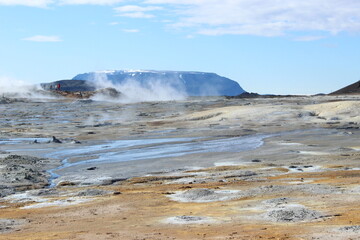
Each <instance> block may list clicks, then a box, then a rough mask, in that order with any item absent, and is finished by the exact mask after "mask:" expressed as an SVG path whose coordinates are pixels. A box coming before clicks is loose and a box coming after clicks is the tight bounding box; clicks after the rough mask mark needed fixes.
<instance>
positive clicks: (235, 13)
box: [0, 0, 360, 94]
mask: <svg viewBox="0 0 360 240" xmlns="http://www.w3.org/2000/svg"><path fill="white" fill-rule="evenodd" d="M359 32H360V1H358V0H341V1H340V0H311V1H310V0H302V1H301V0H282V1H280V0H267V1H265V0H262V1H260V0H192V1H189V0H129V1H126V0H0V85H1V84H4V83H6V82H9V81H18V80H20V81H23V82H26V83H40V82H49V81H55V80H59V79H70V78H72V77H74V76H75V75H76V74H78V73H84V72H90V71H98V70H113V69H118V70H121V69H151V70H182V71H187V70H189V71H204V72H215V73H217V74H219V75H222V76H225V77H229V78H231V79H233V80H236V81H237V82H239V83H240V85H241V86H242V87H243V88H244V89H245V90H247V91H251V92H259V93H274V94H316V93H320V92H321V93H328V92H331V91H334V90H337V89H339V88H341V87H344V86H346V85H348V84H351V83H353V82H355V81H357V80H359V79H360V68H359V63H360V36H359ZM0 87H1V86H0Z"/></svg>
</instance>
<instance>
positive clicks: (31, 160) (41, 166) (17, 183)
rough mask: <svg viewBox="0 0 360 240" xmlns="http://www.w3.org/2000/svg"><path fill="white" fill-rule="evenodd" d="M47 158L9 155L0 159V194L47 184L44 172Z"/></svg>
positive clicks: (46, 175)
mask: <svg viewBox="0 0 360 240" xmlns="http://www.w3.org/2000/svg"><path fill="white" fill-rule="evenodd" d="M46 164H48V160H46V159H41V158H36V157H31V156H20V155H9V156H7V157H5V158H1V159H0V182H1V183H2V184H4V185H3V186H0V196H2V197H4V196H7V195H9V194H12V193H13V192H14V190H17V191H22V190H28V189H36V188H42V187H44V186H46V185H47V184H48V178H49V174H48V173H47V172H46Z"/></svg>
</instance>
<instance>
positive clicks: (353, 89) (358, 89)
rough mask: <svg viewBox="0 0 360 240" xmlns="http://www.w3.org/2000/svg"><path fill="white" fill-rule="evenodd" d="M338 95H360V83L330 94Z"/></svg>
mask: <svg viewBox="0 0 360 240" xmlns="http://www.w3.org/2000/svg"><path fill="white" fill-rule="evenodd" d="M337 94H360V81H357V82H356V83H353V84H350V85H349V86H346V87H344V88H341V89H339V90H337V91H335V92H332V93H330V95H337Z"/></svg>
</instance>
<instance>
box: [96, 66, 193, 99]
mask: <svg viewBox="0 0 360 240" xmlns="http://www.w3.org/2000/svg"><path fill="white" fill-rule="evenodd" d="M92 80H93V81H94V84H95V86H96V88H97V89H101V88H114V89H116V90H117V91H119V92H121V94H122V97H121V98H120V101H121V102H123V103H131V102H146V101H170V100H184V99H186V97H187V94H186V91H185V87H184V86H183V85H181V84H178V82H176V84H174V81H177V79H176V80H174V81H169V82H165V81H162V80H158V79H148V80H147V81H146V83H140V82H138V81H136V80H134V79H127V80H126V81H124V82H122V83H114V82H112V81H110V80H109V79H108V77H107V74H106V73H101V72H100V73H94V75H93V79H92ZM93 99H94V100H107V101H108V100H110V99H109V98H108V97H106V96H104V95H95V96H94V98H93Z"/></svg>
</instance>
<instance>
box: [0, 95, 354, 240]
mask: <svg viewBox="0 0 360 240" xmlns="http://www.w3.org/2000/svg"><path fill="white" fill-rule="evenodd" d="M359 127H360V95H339V96H336V95H334V96H326V95H324V96H322V95H320V96H294V97H274V98H260V97H259V98H225V97H192V98H184V99H182V100H181V99H180V100H176V101H148V102H127V103H124V102H121V101H97V100H91V99H74V98H64V97H61V98H60V97H52V98H41V99H38V98H26V97H21V98H20V97H16V98H11V97H2V98H0V197H1V198H0V239H7V240H15V239H16V240H20V239H21V240H25V239H26V240H29V239H33V240H35V239H38V240H40V239H44V240H45V239H49V240H50V239H79V240H80V239H99V240H100V239H133V240H140V239H146V240H165V239H324V240H325V239H326V240H328V239H334V240H338V239H360V237H359V236H360V204H359V203H360V141H359V139H360V130H359Z"/></svg>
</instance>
